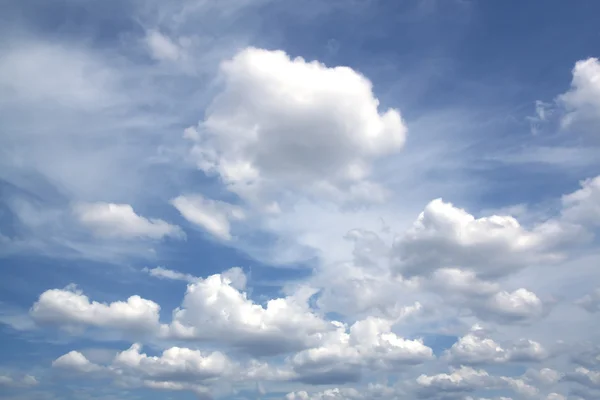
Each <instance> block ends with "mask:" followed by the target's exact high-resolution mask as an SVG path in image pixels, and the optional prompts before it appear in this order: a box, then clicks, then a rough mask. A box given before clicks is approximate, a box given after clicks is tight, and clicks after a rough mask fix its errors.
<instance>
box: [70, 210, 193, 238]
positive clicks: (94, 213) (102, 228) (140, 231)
mask: <svg viewBox="0 0 600 400" xmlns="http://www.w3.org/2000/svg"><path fill="white" fill-rule="evenodd" d="M73 212H74V214H75V216H76V217H77V219H78V220H79V222H80V223H81V224H83V225H85V226H86V227H88V228H89V229H91V230H92V232H94V234H96V235H98V236H101V237H109V238H123V239H133V238H149V239H162V238H164V237H166V236H172V237H174V238H182V237H185V234H184V233H183V231H182V230H181V228H179V227H178V226H175V225H171V224H169V223H167V222H165V221H163V220H162V219H147V218H144V217H142V216H140V215H138V214H136V213H135V211H134V210H133V207H131V206H130V205H129V204H114V203H102V202H98V203H78V204H75V205H74V206H73Z"/></svg>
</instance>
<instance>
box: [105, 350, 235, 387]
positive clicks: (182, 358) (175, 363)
mask: <svg viewBox="0 0 600 400" xmlns="http://www.w3.org/2000/svg"><path fill="white" fill-rule="evenodd" d="M141 348H142V346H141V345H140V344H134V345H132V346H131V348H129V349H128V350H125V351H123V352H121V353H119V354H117V355H116V356H115V360H114V362H113V366H114V367H117V368H120V369H123V370H126V371H127V372H128V373H135V374H138V375H140V376H141V377H142V378H143V379H150V380H154V381H190V382H199V381H205V380H208V379H212V378H217V377H220V376H222V375H225V374H227V373H230V372H231V369H232V364H231V362H230V361H229V359H228V358H227V357H226V356H225V355H223V354H222V353H220V352H213V353H208V354H204V353H202V352H201V351H199V350H191V349H188V348H181V347H171V348H169V349H167V350H165V351H163V353H162V355H161V356H160V357H149V356H148V355H146V354H143V353H140V350H141Z"/></svg>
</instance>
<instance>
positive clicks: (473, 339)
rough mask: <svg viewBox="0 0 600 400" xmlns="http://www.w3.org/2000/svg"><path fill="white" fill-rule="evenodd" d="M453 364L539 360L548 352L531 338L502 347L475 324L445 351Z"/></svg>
mask: <svg viewBox="0 0 600 400" xmlns="http://www.w3.org/2000/svg"><path fill="white" fill-rule="evenodd" d="M445 355H446V357H447V359H448V360H449V362H451V363H453V364H458V365H460V364H465V365H477V364H496V363H506V362H539V361H542V360H544V359H546V358H547V356H548V353H547V352H546V350H545V349H544V348H543V347H542V345H541V344H539V343H537V342H535V341H532V340H525V339H523V340H519V341H517V342H516V343H513V344H511V345H510V346H508V347H507V348H503V347H502V346H500V345H499V344H498V343H496V342H495V341H494V340H493V339H491V338H488V337H486V334H485V331H483V330H482V329H481V328H480V327H478V326H475V327H474V328H473V329H472V330H471V331H470V332H469V333H468V334H466V335H465V336H463V337H461V338H460V339H459V340H458V341H457V342H456V343H455V344H453V345H452V347H451V348H450V349H448V350H447V351H446V353H445Z"/></svg>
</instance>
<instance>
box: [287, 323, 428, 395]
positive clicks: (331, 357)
mask: <svg viewBox="0 0 600 400" xmlns="http://www.w3.org/2000/svg"><path fill="white" fill-rule="evenodd" d="M393 325H394V322H393V321H389V320H385V319H382V318H372V317H371V318H367V319H365V320H361V321H357V322H355V323H354V324H353V325H352V326H351V327H350V328H347V327H346V326H345V325H343V324H340V323H338V327H337V330H336V332H334V333H330V334H328V335H327V336H326V337H325V338H324V340H323V343H322V344H321V345H320V346H319V347H314V348H311V349H307V350H304V351H301V352H300V353H298V354H296V355H294V356H293V357H291V358H290V359H289V363H290V365H291V366H292V368H293V370H294V371H295V372H296V373H297V374H298V377H297V379H298V380H299V381H301V382H306V383H310V384H319V383H326V382H330V383H345V382H349V381H358V380H359V379H360V377H361V374H362V370H363V369H364V368H368V370H369V371H371V372H372V371H376V370H397V369H398V368H400V367H401V366H403V365H404V366H406V365H415V364H420V363H423V362H425V361H428V360H431V359H433V358H434V357H433V351H432V349H431V348H429V347H427V346H425V345H424V344H423V342H422V341H421V340H419V339H416V340H409V339H404V338H401V337H399V336H397V335H396V334H395V333H393V332H392V326H393Z"/></svg>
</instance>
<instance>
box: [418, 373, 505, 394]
mask: <svg viewBox="0 0 600 400" xmlns="http://www.w3.org/2000/svg"><path fill="white" fill-rule="evenodd" d="M416 382H417V385H418V386H419V387H420V390H419V392H420V394H421V396H423V397H433V396H436V395H437V394H438V393H439V392H444V391H445V392H449V393H453V392H469V391H473V390H475V389H477V388H481V387H494V380H493V378H492V377H491V376H490V375H489V374H488V373H487V372H486V371H484V370H476V369H473V368H469V367H460V368H458V369H451V371H450V374H446V373H442V374H437V375H431V376H430V375H425V374H423V375H420V376H419V377H418V378H417V381H416Z"/></svg>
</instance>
